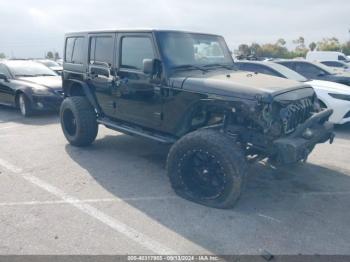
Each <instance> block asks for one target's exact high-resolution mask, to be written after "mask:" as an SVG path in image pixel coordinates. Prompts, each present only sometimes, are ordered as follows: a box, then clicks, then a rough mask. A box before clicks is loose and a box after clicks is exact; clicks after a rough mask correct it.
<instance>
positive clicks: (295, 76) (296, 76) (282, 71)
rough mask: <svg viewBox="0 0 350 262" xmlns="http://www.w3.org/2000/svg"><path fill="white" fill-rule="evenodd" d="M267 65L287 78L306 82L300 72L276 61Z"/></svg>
mask: <svg viewBox="0 0 350 262" xmlns="http://www.w3.org/2000/svg"><path fill="white" fill-rule="evenodd" d="M268 65H269V66H270V67H271V68H272V69H274V70H276V71H277V72H279V73H280V74H281V75H283V76H285V77H286V78H288V79H292V80H296V81H299V82H306V81H308V80H307V79H306V78H305V77H303V76H302V75H301V74H299V73H297V72H295V71H293V70H291V69H289V68H288V67H286V66H283V65H280V64H277V63H272V62H271V63H268Z"/></svg>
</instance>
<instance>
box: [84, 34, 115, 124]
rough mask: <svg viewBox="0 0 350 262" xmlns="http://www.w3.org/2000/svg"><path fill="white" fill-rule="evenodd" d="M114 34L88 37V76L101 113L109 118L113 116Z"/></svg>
mask: <svg viewBox="0 0 350 262" xmlns="http://www.w3.org/2000/svg"><path fill="white" fill-rule="evenodd" d="M114 45H115V34H114V33H106V34H105V33H104V34H92V35H89V61H88V62H89V64H88V75H89V77H90V79H91V80H90V84H91V85H92V86H93V88H94V89H95V94H96V99H97V101H98V103H99V105H100V107H101V109H102V111H103V112H104V113H105V114H106V115H107V116H109V117H113V116H114V114H115V103H114V101H113V99H112V91H113V87H114V84H115V81H114V80H115V79H114V77H115V76H114V74H113V68H114V57H115V55H114Z"/></svg>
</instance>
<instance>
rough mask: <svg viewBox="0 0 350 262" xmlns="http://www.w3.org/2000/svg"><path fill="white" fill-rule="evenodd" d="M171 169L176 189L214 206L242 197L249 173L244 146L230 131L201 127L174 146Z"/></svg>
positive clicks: (206, 204) (223, 204) (170, 160)
mask: <svg viewBox="0 0 350 262" xmlns="http://www.w3.org/2000/svg"><path fill="white" fill-rule="evenodd" d="M167 171H168V175H169V179H170V183H171V185H172V187H173V189H174V190H175V192H176V193H177V194H178V195H180V196H181V197H183V198H185V199H188V200H190V201H193V202H196V203H199V204H202V205H205V206H209V207H214V208H222V209H226V208H231V207H233V206H234V205H235V203H236V201H237V200H238V198H239V196H240V194H241V191H242V189H243V185H244V180H245V179H246V173H247V162H246V160H245V157H244V154H243V152H242V150H241V149H240V148H239V146H237V144H236V143H235V142H234V141H233V140H232V139H231V138H230V137H228V136H227V135H225V134H223V133H220V132H219V131H216V130H210V129H201V130H198V131H195V132H192V133H190V134H187V135H186V136H184V137H182V138H181V139H180V140H179V141H177V142H176V143H175V144H174V145H173V146H172V148H171V149H170V152H169V155H168V159H167Z"/></svg>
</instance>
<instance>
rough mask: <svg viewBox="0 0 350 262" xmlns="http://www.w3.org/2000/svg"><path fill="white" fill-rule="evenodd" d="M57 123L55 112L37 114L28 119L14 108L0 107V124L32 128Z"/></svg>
mask: <svg viewBox="0 0 350 262" xmlns="http://www.w3.org/2000/svg"><path fill="white" fill-rule="evenodd" d="M58 122H59V118H58V113H57V112H39V113H35V114H34V115H33V116H30V117H23V116H22V115H21V114H20V112H19V110H18V109H16V108H11V107H6V106H2V105H0V124H5V123H18V124H24V125H32V126H42V125H49V124H55V123H58Z"/></svg>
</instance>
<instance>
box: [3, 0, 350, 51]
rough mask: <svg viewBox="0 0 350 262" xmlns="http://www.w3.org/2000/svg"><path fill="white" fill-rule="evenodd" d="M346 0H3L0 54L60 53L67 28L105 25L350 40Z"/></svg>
mask: <svg viewBox="0 0 350 262" xmlns="http://www.w3.org/2000/svg"><path fill="white" fill-rule="evenodd" d="M349 17H350V1H349V0H332V1H329V0H293V1H286V0H285V1H284V0H216V1H213V0H148V1H141V0H55V1H51V0H28V1H26V0H2V1H1V2H0V30H1V40H0V52H5V53H6V55H8V56H11V54H13V55H14V56H16V57H40V56H43V54H44V53H45V52H46V51H48V50H55V51H58V52H59V53H60V54H61V53H62V43H63V35H64V33H65V32H67V31H75V30H90V29H104V28H109V29H110V28H129V27H131V28H138V27H141V28H161V29H166V28H169V29H185V30H191V31H201V32H210V33H217V34H222V35H224V37H225V38H226V40H227V42H228V44H229V46H230V47H231V49H235V48H237V46H238V45H239V44H240V43H250V42H258V43H264V42H274V41H276V40H277V39H278V38H280V37H282V38H285V39H286V40H287V42H288V45H289V46H290V47H291V46H292V44H291V41H292V40H293V39H296V38H297V37H299V36H304V37H305V39H306V41H307V42H310V41H317V40H320V39H322V38H323V37H330V36H335V37H338V38H339V39H340V40H342V41H345V40H349V39H350V34H349V29H350V18H349Z"/></svg>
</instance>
